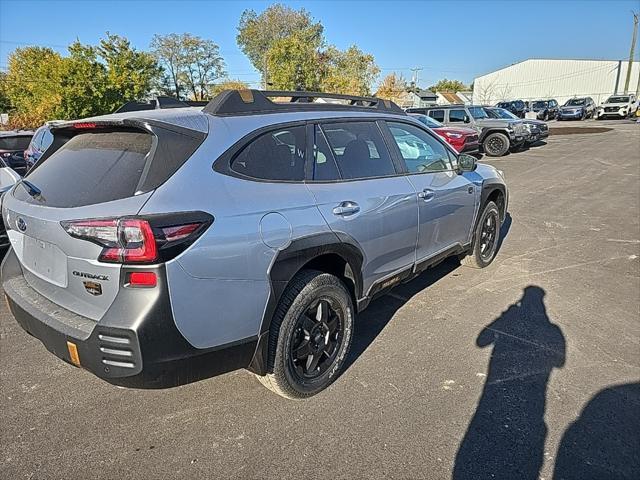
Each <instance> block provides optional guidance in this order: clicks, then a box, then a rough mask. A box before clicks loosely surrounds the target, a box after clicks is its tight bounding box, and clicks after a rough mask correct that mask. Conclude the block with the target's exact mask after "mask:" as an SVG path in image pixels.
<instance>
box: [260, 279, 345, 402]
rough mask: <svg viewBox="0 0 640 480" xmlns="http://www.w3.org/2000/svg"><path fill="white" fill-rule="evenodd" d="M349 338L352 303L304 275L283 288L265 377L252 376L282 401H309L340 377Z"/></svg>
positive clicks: (339, 285) (325, 282)
mask: <svg viewBox="0 0 640 480" xmlns="http://www.w3.org/2000/svg"><path fill="white" fill-rule="evenodd" d="M325 312H326V314H325ZM320 318H322V320H319V319H320ZM331 324H333V325H335V329H331ZM352 337H353V303H352V301H351V295H350V293H349V291H348V290H347V288H346V287H345V285H344V283H343V282H342V281H340V280H339V279H338V278H337V277H335V276H334V275H331V274H328V273H324V272H319V271H316V270H303V271H301V272H299V273H298V274H297V275H296V276H295V277H294V278H293V280H291V283H290V284H289V285H288V286H287V289H286V290H285V292H284V294H283V295H282V299H281V300H280V304H279V305H278V308H277V309H276V313H275V315H274V318H273V321H272V322H271V330H270V334H269V358H268V364H267V365H268V373H267V374H266V375H264V376H260V375H256V376H257V377H258V379H259V380H260V382H261V383H262V384H263V385H264V386H265V387H267V388H268V389H269V390H271V391H273V392H274V393H277V394H278V395H281V396H283V397H285V398H289V399H302V398H308V397H311V396H312V395H315V394H316V393H318V392H320V391H322V390H324V389H325V388H327V387H328V386H329V385H330V384H331V383H332V382H333V381H334V380H335V379H336V378H337V377H338V376H339V374H340V371H341V369H342V366H343V364H344V360H345V358H346V356H347V354H348V352H349V348H350V346H351V339H352ZM296 351H298V352H304V353H306V354H307V356H306V357H304V356H303V354H296V353H295V352H296ZM316 355H317V356H316ZM318 359H320V360H319V361H318ZM314 361H315V366H314Z"/></svg>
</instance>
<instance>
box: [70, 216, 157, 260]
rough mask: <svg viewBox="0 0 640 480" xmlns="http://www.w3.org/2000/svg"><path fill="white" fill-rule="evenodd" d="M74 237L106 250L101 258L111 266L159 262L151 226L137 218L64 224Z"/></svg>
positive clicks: (80, 221)
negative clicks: (111, 264)
mask: <svg viewBox="0 0 640 480" xmlns="http://www.w3.org/2000/svg"><path fill="white" fill-rule="evenodd" d="M62 227H63V228H64V229H65V230H66V231H67V233H68V234H69V235H71V236H72V237H76V238H79V239H82V240H88V241H90V242H93V243H97V244H98V245H101V246H102V247H104V248H103V249H102V253H100V256H99V257H98V260H99V261H101V262H108V263H153V262H155V261H156V260H157V258H158V249H157V245H156V239H155V238H154V236H153V231H152V230H151V226H150V225H149V222H147V221H146V220H141V219H137V218H123V219H106V220H102V219H101V220H79V221H72V222H62Z"/></svg>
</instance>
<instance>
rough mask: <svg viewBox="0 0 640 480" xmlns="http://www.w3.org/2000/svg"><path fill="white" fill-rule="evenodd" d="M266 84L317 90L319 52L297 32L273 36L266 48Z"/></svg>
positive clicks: (273, 86) (319, 79)
mask: <svg viewBox="0 0 640 480" xmlns="http://www.w3.org/2000/svg"><path fill="white" fill-rule="evenodd" d="M266 57H267V68H268V71H269V72H270V73H269V85H270V86H271V87H272V88H274V89H275V90H318V88H319V86H320V81H321V78H322V72H321V69H322V64H321V60H320V54H319V53H318V51H317V50H316V49H315V47H314V46H313V45H309V44H308V43H307V42H305V40H304V39H303V38H301V37H299V36H298V35H290V36H289V37H285V38H281V39H279V40H276V41H275V42H274V43H273V45H272V46H271V48H269V50H267V53H266Z"/></svg>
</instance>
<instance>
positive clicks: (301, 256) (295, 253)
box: [249, 232, 364, 375]
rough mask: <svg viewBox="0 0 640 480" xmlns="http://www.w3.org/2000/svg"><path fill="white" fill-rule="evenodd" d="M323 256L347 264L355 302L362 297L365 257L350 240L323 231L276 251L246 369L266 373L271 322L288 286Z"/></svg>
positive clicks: (356, 244) (343, 236)
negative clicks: (253, 352)
mask: <svg viewBox="0 0 640 480" xmlns="http://www.w3.org/2000/svg"><path fill="white" fill-rule="evenodd" d="M326 254H335V255H338V256H339V257H341V258H342V259H343V260H344V261H345V262H346V263H347V265H349V267H350V269H351V273H352V275H353V279H352V280H353V282H354V284H355V285H354V289H355V291H354V296H355V299H356V301H357V299H359V298H360V297H361V296H362V288H363V287H362V263H363V259H364V257H363V254H362V249H361V248H360V246H359V245H358V243H357V242H356V241H355V240H354V239H353V238H351V237H348V236H346V235H336V234H335V233H333V232H325V233H320V234H317V235H312V236H309V237H304V238H301V239H298V240H294V241H293V242H292V243H291V245H289V247H287V248H286V249H284V250H282V251H280V252H278V254H277V256H276V258H275V260H274V262H273V264H272V266H271V269H270V271H269V280H270V286H271V292H270V295H269V300H268V302H267V305H266V307H265V311H264V315H263V317H262V324H261V327H260V338H259V341H258V345H257V349H256V353H255V355H254V357H253V359H252V361H251V364H250V366H249V369H250V370H251V371H253V372H255V373H258V374H261V375H262V374H264V373H266V368H267V367H266V365H267V363H266V362H267V358H268V353H269V352H268V344H269V341H268V338H269V331H270V328H271V321H272V319H273V316H274V314H275V312H276V309H277V307H278V304H279V303H280V299H281V297H282V294H283V293H284V291H285V289H286V287H287V285H288V284H289V282H290V281H291V279H292V278H293V277H294V276H295V274H296V273H298V272H299V271H300V269H301V268H302V267H304V265H306V264H307V263H309V262H310V261H312V260H314V259H316V258H318V257H320V256H321V255H326Z"/></svg>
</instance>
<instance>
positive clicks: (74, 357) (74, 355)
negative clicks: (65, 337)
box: [67, 342, 80, 367]
mask: <svg viewBox="0 0 640 480" xmlns="http://www.w3.org/2000/svg"><path fill="white" fill-rule="evenodd" d="M67 350H68V351H69V358H70V359H71V363H73V364H74V365H75V366H76V367H79V366H80V355H79V354H78V347H77V346H76V344H75V343H73V342H67Z"/></svg>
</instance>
